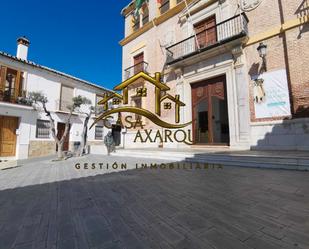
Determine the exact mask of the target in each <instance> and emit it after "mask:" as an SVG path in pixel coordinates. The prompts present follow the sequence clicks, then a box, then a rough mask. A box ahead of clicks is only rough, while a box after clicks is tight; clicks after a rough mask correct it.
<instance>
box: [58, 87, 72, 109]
mask: <svg viewBox="0 0 309 249" xmlns="http://www.w3.org/2000/svg"><path fill="white" fill-rule="evenodd" d="M73 93H74V88H72V87H68V86H64V85H61V97H60V106H59V109H60V110H61V111H65V112H69V111H70V109H69V108H68V107H70V106H71V105H72V104H73Z"/></svg>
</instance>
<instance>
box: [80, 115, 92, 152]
mask: <svg viewBox="0 0 309 249" xmlns="http://www.w3.org/2000/svg"><path fill="white" fill-rule="evenodd" d="M90 116H91V113H90V114H87V117H86V118H85V121H84V127H83V132H82V135H81V138H82V139H81V143H80V147H79V156H82V155H83V154H84V150H85V147H86V144H87V133H88V122H89V119H90Z"/></svg>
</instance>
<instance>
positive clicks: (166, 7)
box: [159, 0, 170, 14]
mask: <svg viewBox="0 0 309 249" xmlns="http://www.w3.org/2000/svg"><path fill="white" fill-rule="evenodd" d="M159 9H160V13H161V14H164V13H165V12H167V11H168V10H169V9H170V1H169V0H163V1H162V3H161V6H160V8H159Z"/></svg>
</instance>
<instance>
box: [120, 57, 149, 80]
mask: <svg viewBox="0 0 309 249" xmlns="http://www.w3.org/2000/svg"><path fill="white" fill-rule="evenodd" d="M147 68H148V63H147V62H145V61H142V62H140V63H137V64H135V65H133V66H131V67H128V68H127V69H125V70H124V73H125V79H128V78H130V77H132V76H133V75H135V74H138V73H139V72H145V73H146V72H147Z"/></svg>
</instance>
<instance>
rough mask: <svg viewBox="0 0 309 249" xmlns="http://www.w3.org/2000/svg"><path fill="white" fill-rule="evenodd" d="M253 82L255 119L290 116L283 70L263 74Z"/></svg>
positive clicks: (285, 78) (286, 82)
mask: <svg viewBox="0 0 309 249" xmlns="http://www.w3.org/2000/svg"><path fill="white" fill-rule="evenodd" d="M254 80H255V86H254V95H255V96H254V97H255V100H254V107H255V118H273V117H283V116H290V115H291V109H290V99H289V88H288V81H287V76H286V71H285V69H283V70H277V71H273V72H267V73H263V74H261V75H259V76H258V78H256V79H254ZM257 96H258V97H257Z"/></svg>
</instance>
